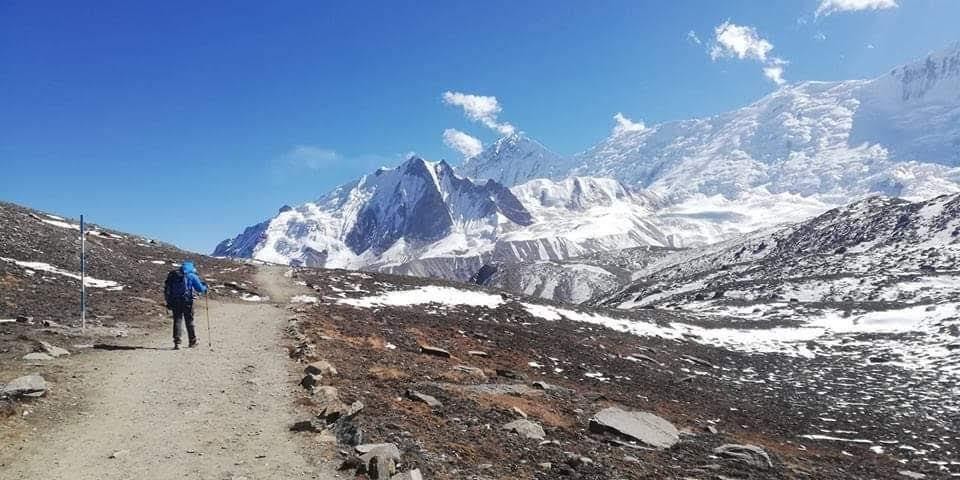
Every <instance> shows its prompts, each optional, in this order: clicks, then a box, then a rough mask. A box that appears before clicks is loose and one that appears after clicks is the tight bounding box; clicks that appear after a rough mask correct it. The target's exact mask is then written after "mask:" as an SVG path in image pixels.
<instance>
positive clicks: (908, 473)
mask: <svg viewBox="0 0 960 480" xmlns="http://www.w3.org/2000/svg"><path fill="white" fill-rule="evenodd" d="M897 473H899V474H900V475H903V476H904V477H907V478H915V479H917V480H919V479H921V478H927V476H926V475H924V474H922V473H917V472H911V471H910V470H900V471H898V472H897Z"/></svg>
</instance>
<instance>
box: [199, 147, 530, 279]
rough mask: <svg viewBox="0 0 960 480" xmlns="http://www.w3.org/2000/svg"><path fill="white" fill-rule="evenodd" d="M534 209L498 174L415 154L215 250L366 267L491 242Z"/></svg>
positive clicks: (460, 251) (472, 249)
mask: <svg viewBox="0 0 960 480" xmlns="http://www.w3.org/2000/svg"><path fill="white" fill-rule="evenodd" d="M531 222H532V219H531V217H530V213H529V212H527V211H526V209H524V207H523V205H521V204H520V202H519V201H517V199H516V197H514V196H513V194H512V193H510V191H509V190H508V189H506V188H504V187H502V186H501V185H499V184H497V183H496V182H493V181H488V182H485V183H482V184H480V183H474V182H472V181H470V180H467V179H464V178H461V177H458V176H456V175H455V174H454V173H453V169H452V168H451V167H450V166H449V165H448V164H447V163H446V162H438V163H432V162H427V161H425V160H423V159H420V158H417V157H412V158H410V159H409V160H407V161H406V162H404V163H403V164H402V165H400V166H399V167H397V168H394V169H380V170H377V172H375V173H373V174H371V175H366V176H364V177H362V178H361V179H359V180H357V181H356V182H353V183H350V184H347V185H344V186H341V187H340V188H337V189H336V190H334V191H333V192H331V193H330V194H328V195H326V196H324V197H323V198H321V199H319V200H318V201H316V202H311V203H306V204H304V205H301V206H299V207H297V208H290V207H284V208H281V209H280V212H279V213H278V214H277V216H276V217H274V218H272V219H270V220H268V221H266V222H263V223H260V224H258V225H255V226H253V227H250V228H248V229H246V230H245V231H244V232H243V233H241V234H240V235H239V236H237V237H236V238H233V239H231V240H226V241H224V242H222V243H221V244H220V245H218V246H217V248H216V250H215V251H214V254H215V255H220V256H240V257H252V258H257V259H260V260H264V261H270V262H277V263H292V264H298V265H306V266H327V267H344V268H361V267H365V266H368V265H371V264H375V263H404V262H405V261H409V260H413V259H416V258H424V257H431V256H460V255H463V254H464V253H471V252H476V251H485V250H489V249H491V248H492V243H493V242H494V241H495V239H496V237H497V235H498V233H499V232H500V231H503V230H507V231H508V230H511V229H515V228H519V227H522V226H524V225H529V224H530V223H531Z"/></svg>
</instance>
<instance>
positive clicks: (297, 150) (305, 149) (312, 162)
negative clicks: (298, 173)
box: [281, 145, 343, 170]
mask: <svg viewBox="0 0 960 480" xmlns="http://www.w3.org/2000/svg"><path fill="white" fill-rule="evenodd" d="M342 158H343V157H342V156H341V155H340V154H338V153H337V152H336V151H334V150H331V149H328V148H321V147H317V146H313V145H297V146H295V147H293V148H292V149H290V151H288V152H287V153H284V154H283V155H282V156H281V159H282V160H284V163H286V164H287V165H288V166H291V167H299V168H307V169H310V170H320V169H323V168H325V167H328V166H330V164H332V163H333V162H336V161H337V160H342Z"/></svg>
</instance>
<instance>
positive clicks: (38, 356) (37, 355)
mask: <svg viewBox="0 0 960 480" xmlns="http://www.w3.org/2000/svg"><path fill="white" fill-rule="evenodd" d="M23 359H24V360H27V361H46V360H53V357H51V356H50V355H47V354H46V353H42V352H32V353H28V354H26V355H24V356H23Z"/></svg>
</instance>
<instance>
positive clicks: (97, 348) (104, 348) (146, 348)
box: [93, 343, 173, 350]
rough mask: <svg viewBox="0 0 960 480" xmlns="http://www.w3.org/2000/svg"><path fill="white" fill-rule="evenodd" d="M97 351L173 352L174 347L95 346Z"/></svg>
mask: <svg viewBox="0 0 960 480" xmlns="http://www.w3.org/2000/svg"><path fill="white" fill-rule="evenodd" d="M93 348H94V349H95V350H173V347H143V346H139V345H112V344H109V343H95V344H93Z"/></svg>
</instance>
